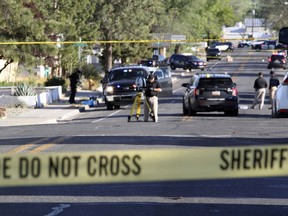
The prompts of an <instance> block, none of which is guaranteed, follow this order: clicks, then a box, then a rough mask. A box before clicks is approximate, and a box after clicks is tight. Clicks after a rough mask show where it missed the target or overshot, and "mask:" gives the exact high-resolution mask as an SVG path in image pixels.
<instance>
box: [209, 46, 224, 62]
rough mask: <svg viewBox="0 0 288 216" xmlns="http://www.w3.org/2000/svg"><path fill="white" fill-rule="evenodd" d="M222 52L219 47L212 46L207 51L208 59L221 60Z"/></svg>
mask: <svg viewBox="0 0 288 216" xmlns="http://www.w3.org/2000/svg"><path fill="white" fill-rule="evenodd" d="M221 56H222V53H221V51H220V50H219V49H218V48H210V49H208V50H207V53H206V60H207V61H209V60H219V61H220V60H221Z"/></svg>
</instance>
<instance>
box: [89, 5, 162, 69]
mask: <svg viewBox="0 0 288 216" xmlns="http://www.w3.org/2000/svg"><path fill="white" fill-rule="evenodd" d="M96 8H97V9H96V11H95V13H94V21H95V22H97V23H99V25H100V27H99V34H100V35H99V39H100V40H104V41H125V40H140V39H149V38H150V37H151V36H150V33H151V27H152V26H153V24H154V23H156V22H157V15H158V14H160V13H162V11H161V9H162V8H163V2H162V1H149V0H126V1H122V0H113V1H112V0H108V1H107V0H98V1H97V4H96ZM102 45H103V47H104V53H103V59H104V69H105V70H107V69H110V68H112V63H113V49H112V48H113V47H117V49H118V51H117V52H116V53H115V54H116V55H119V56H114V57H115V58H116V57H123V56H122V54H124V55H126V56H125V59H127V58H128V57H129V55H127V54H128V52H129V53H134V54H132V55H131V56H134V57H135V56H136V53H137V51H136V50H138V54H139V53H141V52H142V50H139V45H135V44H133V45H131V44H117V45H115V44H112V43H105V44H102ZM132 50H133V52H132ZM123 58H124V57H123Z"/></svg>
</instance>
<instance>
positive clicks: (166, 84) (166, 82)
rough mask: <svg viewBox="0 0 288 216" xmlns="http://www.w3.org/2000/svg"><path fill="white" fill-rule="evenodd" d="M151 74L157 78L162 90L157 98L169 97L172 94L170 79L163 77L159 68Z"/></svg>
mask: <svg viewBox="0 0 288 216" xmlns="http://www.w3.org/2000/svg"><path fill="white" fill-rule="evenodd" d="M153 74H154V75H155V76H157V80H158V82H159V83H160V85H161V88H162V92H161V93H159V96H171V95H172V92H173V88H172V78H171V77H168V76H165V74H164V72H163V71H162V70H161V69H160V68H159V69H157V70H156V71H154V73H153Z"/></svg>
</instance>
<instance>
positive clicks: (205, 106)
mask: <svg viewBox="0 0 288 216" xmlns="http://www.w3.org/2000/svg"><path fill="white" fill-rule="evenodd" d="M182 87H185V88H186V89H185V91H184V95H183V114H184V115H196V113H197V112H214V111H215V112H216V111H217V112H224V113H225V115H232V116H238V104H239V98H238V91H237V89H236V83H233V81H232V78H231V76H230V75H229V74H213V73H211V74H210V73H204V74H195V75H194V76H193V77H192V78H191V80H190V82H189V83H183V84H182Z"/></svg>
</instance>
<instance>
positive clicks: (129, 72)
mask: <svg viewBox="0 0 288 216" xmlns="http://www.w3.org/2000/svg"><path fill="white" fill-rule="evenodd" d="M147 76H148V74H147V72H146V70H144V69H142V68H129V69H127V68H125V69H117V70H113V71H111V73H110V75H109V80H110V81H117V80H123V79H136V78H137V77H144V78H146V77H147Z"/></svg>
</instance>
